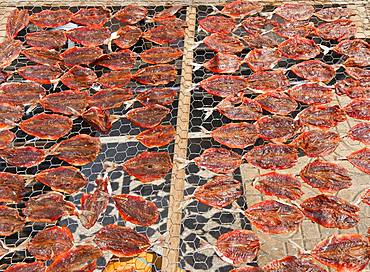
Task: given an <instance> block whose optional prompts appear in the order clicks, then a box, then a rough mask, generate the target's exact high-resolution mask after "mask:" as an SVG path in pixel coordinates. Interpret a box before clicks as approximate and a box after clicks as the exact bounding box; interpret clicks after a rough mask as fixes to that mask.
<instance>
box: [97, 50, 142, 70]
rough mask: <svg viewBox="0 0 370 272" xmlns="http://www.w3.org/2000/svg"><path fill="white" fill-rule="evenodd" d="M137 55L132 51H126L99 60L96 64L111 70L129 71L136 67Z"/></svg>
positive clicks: (104, 56) (106, 55)
mask: <svg viewBox="0 0 370 272" xmlns="http://www.w3.org/2000/svg"><path fill="white" fill-rule="evenodd" d="M135 62H136V55H135V53H134V52H132V51H131V50H130V49H125V50H121V51H117V52H113V53H110V54H105V55H103V56H101V57H100V58H98V59H97V60H96V61H95V63H94V64H96V65H99V66H102V67H106V68H108V69H110V70H127V69H131V68H133V67H134V65H135Z"/></svg>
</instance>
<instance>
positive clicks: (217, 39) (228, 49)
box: [203, 33, 244, 54]
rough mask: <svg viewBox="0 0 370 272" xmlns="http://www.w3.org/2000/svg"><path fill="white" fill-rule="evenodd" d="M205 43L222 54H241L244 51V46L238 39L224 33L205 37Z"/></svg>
mask: <svg viewBox="0 0 370 272" xmlns="http://www.w3.org/2000/svg"><path fill="white" fill-rule="evenodd" d="M203 43H204V44H205V45H206V46H207V47H209V48H210V49H212V50H213V51H216V52H221V53H231V54H232V53H239V52H241V51H243V49H244V44H243V43H242V42H241V41H240V40H239V39H238V38H236V37H234V36H231V35H227V34H223V33H213V34H211V35H209V36H207V37H205V38H204V39H203Z"/></svg>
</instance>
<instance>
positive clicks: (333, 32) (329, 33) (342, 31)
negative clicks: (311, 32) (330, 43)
mask: <svg viewBox="0 0 370 272" xmlns="http://www.w3.org/2000/svg"><path fill="white" fill-rule="evenodd" d="M356 32H357V27H356V24H355V23H354V22H353V21H351V20H348V19H338V20H336V21H333V22H327V23H322V24H319V25H318V26H317V27H316V30H315V34H316V35H317V36H319V37H321V38H323V39H326V40H337V41H341V40H344V39H349V38H352V37H353V36H355V35H356Z"/></svg>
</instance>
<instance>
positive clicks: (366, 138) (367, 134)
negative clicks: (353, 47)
mask: <svg viewBox="0 0 370 272" xmlns="http://www.w3.org/2000/svg"><path fill="white" fill-rule="evenodd" d="M348 137H350V138H351V139H352V140H354V141H359V142H361V143H363V144H365V145H370V124H369V123H360V124H357V125H355V126H353V127H351V129H350V130H349V131H348ZM0 138H1V136H0Z"/></svg>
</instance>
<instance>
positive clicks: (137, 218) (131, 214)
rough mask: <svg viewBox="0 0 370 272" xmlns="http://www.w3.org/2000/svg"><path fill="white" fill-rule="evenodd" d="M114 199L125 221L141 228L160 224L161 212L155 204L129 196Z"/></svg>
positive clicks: (115, 196) (114, 197)
mask: <svg viewBox="0 0 370 272" xmlns="http://www.w3.org/2000/svg"><path fill="white" fill-rule="evenodd" d="M112 198H113V200H114V203H115V205H116V208H117V210H118V212H119V214H120V215H121V217H122V219H123V220H125V221H127V222H130V223H132V224H135V225H139V226H151V225H154V224H156V223H157V222H158V219H159V211H158V208H157V206H156V205H155V203H154V202H151V201H148V200H146V199H145V198H143V197H141V196H136V195H127V194H121V195H114V196H113V197H112Z"/></svg>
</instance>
